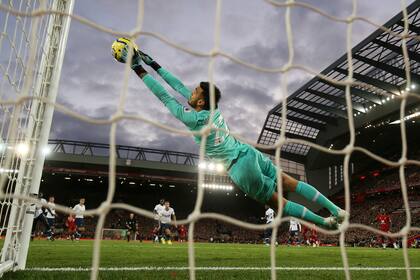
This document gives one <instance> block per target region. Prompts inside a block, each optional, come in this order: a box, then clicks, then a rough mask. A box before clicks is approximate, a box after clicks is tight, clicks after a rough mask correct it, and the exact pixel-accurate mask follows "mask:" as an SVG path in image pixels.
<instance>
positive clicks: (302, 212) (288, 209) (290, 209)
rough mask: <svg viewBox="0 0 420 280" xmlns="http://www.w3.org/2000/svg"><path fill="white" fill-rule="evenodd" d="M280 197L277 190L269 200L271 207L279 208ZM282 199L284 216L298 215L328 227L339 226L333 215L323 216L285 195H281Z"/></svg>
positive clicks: (300, 217)
mask: <svg viewBox="0 0 420 280" xmlns="http://www.w3.org/2000/svg"><path fill="white" fill-rule="evenodd" d="M278 199H279V195H278V193H277V192H275V193H274V194H273V196H272V197H271V199H270V201H268V204H269V205H270V206H271V207H274V208H277V205H278ZM281 199H282V200H283V215H284V216H292V217H296V218H299V219H302V220H305V221H308V222H311V223H314V224H316V225H318V226H322V227H327V228H333V227H336V226H337V222H336V220H335V219H334V218H332V217H327V218H324V217H321V216H319V215H317V214H315V213H314V212H312V211H311V210H309V209H308V208H306V207H305V206H303V205H300V204H298V203H295V202H293V201H289V200H287V199H285V198H284V197H281Z"/></svg>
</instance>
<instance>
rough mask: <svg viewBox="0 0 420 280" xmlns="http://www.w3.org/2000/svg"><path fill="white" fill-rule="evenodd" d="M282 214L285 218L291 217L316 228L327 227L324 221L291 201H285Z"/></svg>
mask: <svg viewBox="0 0 420 280" xmlns="http://www.w3.org/2000/svg"><path fill="white" fill-rule="evenodd" d="M283 212H284V215H285V216H292V217H296V218H300V219H303V220H306V221H308V222H312V223H314V224H316V225H318V226H328V225H327V224H326V223H325V219H324V218H323V217H321V216H318V215H317V214H315V213H314V212H312V211H311V210H309V209H308V208H306V207H305V206H303V205H300V204H297V203H295V202H293V201H287V202H286V204H285V205H284V208H283Z"/></svg>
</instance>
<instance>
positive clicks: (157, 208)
mask: <svg viewBox="0 0 420 280" xmlns="http://www.w3.org/2000/svg"><path fill="white" fill-rule="evenodd" d="M164 204H165V199H164V198H161V199H160V200H159V204H156V206H155V208H154V209H153V214H155V224H154V229H155V230H154V232H155V234H154V240H155V242H159V239H161V238H162V228H161V227H160V212H162V210H163V208H165V205H164Z"/></svg>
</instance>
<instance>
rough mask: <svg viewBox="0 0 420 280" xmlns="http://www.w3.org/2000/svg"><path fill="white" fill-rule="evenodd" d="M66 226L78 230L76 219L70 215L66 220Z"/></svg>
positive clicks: (70, 229) (71, 229)
mask: <svg viewBox="0 0 420 280" xmlns="http://www.w3.org/2000/svg"><path fill="white" fill-rule="evenodd" d="M66 226H67V228H68V229H69V231H76V219H75V218H73V217H71V216H69V217H68V218H67V221H66Z"/></svg>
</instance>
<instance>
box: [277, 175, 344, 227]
mask: <svg viewBox="0 0 420 280" xmlns="http://www.w3.org/2000/svg"><path fill="white" fill-rule="evenodd" d="M281 177H282V182H283V188H284V190H285V191H288V192H296V193H298V194H300V195H301V196H303V197H304V198H306V200H308V201H312V202H315V203H317V204H318V205H320V206H322V207H324V208H326V209H328V211H330V213H331V214H332V215H334V216H335V217H337V218H338V219H339V221H342V220H344V217H345V215H346V211H344V210H342V209H341V208H340V207H338V206H337V205H335V204H334V203H333V202H332V201H331V200H329V199H328V198H327V197H326V196H324V195H323V194H322V193H321V192H319V191H318V190H317V189H316V188H314V187H313V186H311V185H310V184H308V183H305V182H303V181H298V180H296V179H294V178H293V177H291V176H289V175H287V174H286V173H282V176H281Z"/></svg>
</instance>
